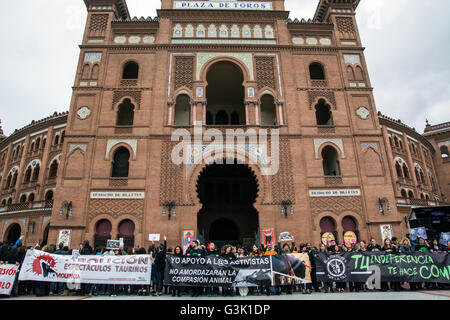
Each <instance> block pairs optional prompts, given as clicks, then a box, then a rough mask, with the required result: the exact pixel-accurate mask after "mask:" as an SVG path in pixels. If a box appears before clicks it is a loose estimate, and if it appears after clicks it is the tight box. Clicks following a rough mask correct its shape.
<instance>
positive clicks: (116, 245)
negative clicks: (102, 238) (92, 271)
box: [106, 240, 120, 250]
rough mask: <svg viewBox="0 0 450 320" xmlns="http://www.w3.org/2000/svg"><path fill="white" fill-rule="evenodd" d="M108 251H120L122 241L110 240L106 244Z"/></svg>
mask: <svg viewBox="0 0 450 320" xmlns="http://www.w3.org/2000/svg"><path fill="white" fill-rule="evenodd" d="M106 249H108V250H119V249H120V240H108V241H107V242H106Z"/></svg>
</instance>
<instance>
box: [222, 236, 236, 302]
mask: <svg viewBox="0 0 450 320" xmlns="http://www.w3.org/2000/svg"><path fill="white" fill-rule="evenodd" d="M232 249H233V247H232V246H231V245H229V244H227V245H225V246H224V248H223V253H222V257H223V258H225V259H227V260H228V261H233V260H235V259H236V256H235V255H234V253H233V251H232ZM222 293H223V295H224V296H225V297H226V296H232V295H233V287H232V286H231V285H226V286H223V287H222Z"/></svg>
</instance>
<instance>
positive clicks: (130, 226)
mask: <svg viewBox="0 0 450 320" xmlns="http://www.w3.org/2000/svg"><path fill="white" fill-rule="evenodd" d="M134 230H135V226H134V222H133V221H131V220H130V219H126V220H123V221H121V222H120V223H119V234H118V236H117V237H118V238H123V244H124V246H125V247H128V248H129V247H133V246H134Z"/></svg>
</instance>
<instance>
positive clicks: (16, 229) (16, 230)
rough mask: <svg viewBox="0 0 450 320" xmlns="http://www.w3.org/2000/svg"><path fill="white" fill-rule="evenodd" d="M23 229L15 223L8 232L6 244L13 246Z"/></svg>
mask: <svg viewBox="0 0 450 320" xmlns="http://www.w3.org/2000/svg"><path fill="white" fill-rule="evenodd" d="M21 232H22V228H20V225H19V224H18V223H14V224H13V225H12V226H11V227H9V230H8V231H7V232H6V243H8V244H11V245H13V244H14V243H16V241H17V239H19V238H20V234H21Z"/></svg>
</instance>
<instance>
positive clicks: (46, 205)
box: [0, 200, 53, 214]
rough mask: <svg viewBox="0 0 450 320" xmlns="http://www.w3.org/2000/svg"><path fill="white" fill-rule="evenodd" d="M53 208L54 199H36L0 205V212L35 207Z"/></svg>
mask: <svg viewBox="0 0 450 320" xmlns="http://www.w3.org/2000/svg"><path fill="white" fill-rule="evenodd" d="M51 208H53V200H44V201H34V202H22V203H13V204H7V205H6V206H0V214H5V213H7V212H8V213H12V212H19V211H25V210H33V209H51Z"/></svg>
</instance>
